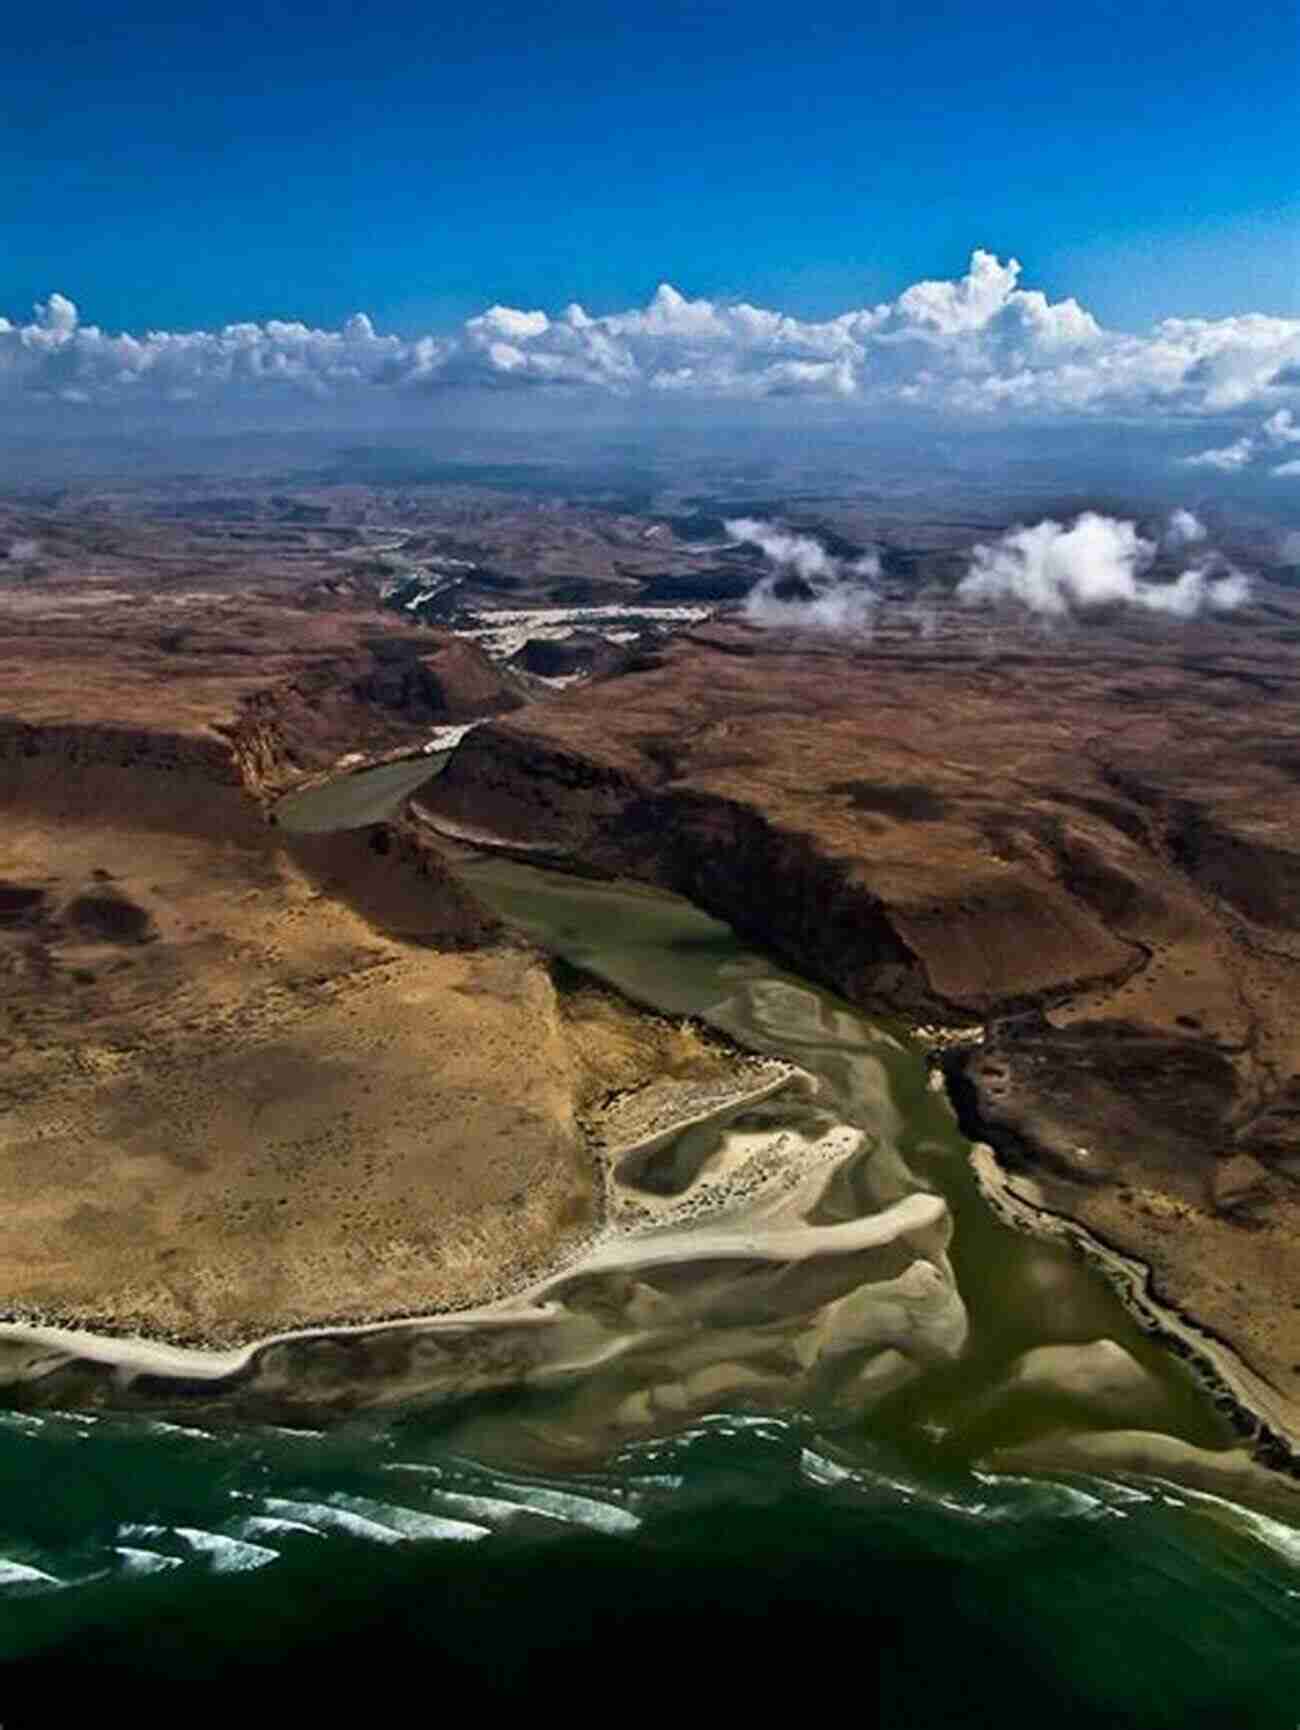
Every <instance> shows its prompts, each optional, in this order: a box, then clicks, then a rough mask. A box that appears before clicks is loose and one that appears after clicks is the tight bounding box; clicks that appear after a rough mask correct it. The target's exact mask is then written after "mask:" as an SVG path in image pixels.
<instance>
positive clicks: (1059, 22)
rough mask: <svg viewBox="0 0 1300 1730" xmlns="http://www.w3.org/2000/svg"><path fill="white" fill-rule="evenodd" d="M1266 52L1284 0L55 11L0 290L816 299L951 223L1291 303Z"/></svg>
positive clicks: (1187, 292) (1165, 301) (1185, 296)
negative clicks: (667, 287) (667, 285)
mask: <svg viewBox="0 0 1300 1730" xmlns="http://www.w3.org/2000/svg"><path fill="white" fill-rule="evenodd" d="M1298 42H1300V32H1298V30H1297V20H1296V12H1295V7H1294V4H1293V0H1285V3H1283V0H1278V3H1273V0H1245V3H1244V4H1239V5H1238V6H1236V7H1232V8H1228V7H1223V6H1221V5H1214V6H1211V5H1209V4H1206V3H1205V0H1182V3H1181V4H1159V5H1157V4H1151V3H1149V0H1126V3H1124V4H1119V3H1115V0H1093V3H1092V4H1090V5H1087V6H1075V7H1064V6H1060V5H1052V4H1043V3H1042V0H1039V3H1038V4H1034V5H1026V4H1022V3H1020V0H1004V3H1003V4H1002V5H1000V6H989V5H987V4H984V5H977V4H972V3H969V0H961V3H958V4H946V3H941V0H900V3H899V4H881V3H879V0H876V3H870V0H869V3H867V4H857V5H854V6H852V7H848V6H839V5H832V6H827V5H820V6H818V5H814V6H810V7H805V8H802V9H800V8H795V9H793V10H792V9H790V8H788V7H781V8H777V7H774V6H771V5H769V4H764V3H762V0H758V3H752V4H748V5H744V6H741V5H734V4H730V3H723V4H708V3H707V0H704V3H697V4H689V5H688V4H678V3H677V0H672V3H664V0H657V3H655V0H651V3H650V4H646V5H641V6H637V5H628V4H618V5H608V4H592V3H580V0H559V4H557V5H553V6H551V7H549V8H542V7H539V6H537V5H535V4H530V5H527V6H525V5H523V4H513V3H512V4H503V3H501V0H495V3H493V0H480V3H478V4H476V5H474V6H473V7H466V8H463V9H462V8H448V7H440V6H437V5H434V6H430V5H428V4H427V3H426V4H421V5H414V4H408V3H397V4H395V3H393V0H378V3H377V4H372V5H370V6H368V7H363V6H361V5H352V4H350V5H347V6H343V5H338V4H336V3H334V0H325V3H324V4H321V3H320V0H315V3H313V4H312V5H310V6H306V5H300V4H293V5H287V6H285V5H281V6H278V7H276V6H272V7H271V8H268V9H265V10H264V9H263V8H261V7H254V6H251V5H249V4H247V0H233V3H232V4H231V5H228V6H222V7H220V8H218V7H214V6H212V5H211V4H210V3H209V0H197V4H191V5H188V6H178V5H176V4H175V3H174V0H168V3H167V4H165V5H164V4H156V3H150V0H128V4H127V6H126V7H125V9H124V10H123V9H113V8H104V7H103V6H102V5H95V6H93V7H92V6H90V5H89V4H87V3H86V0H63V3H62V4H61V5H60V6H58V7H55V8H50V9H48V10H46V11H43V12H41V13H37V12H35V11H32V10H30V9H29V10H26V11H25V12H24V14H23V16H22V17H21V18H20V19H19V20H18V21H17V23H14V22H10V24H9V25H8V26H7V28H6V42H5V52H4V54H3V55H2V56H0V141H2V142H0V149H2V150H3V154H4V159H5V168H6V173H5V183H6V193H5V200H4V209H5V221H4V231H3V232H4V246H3V249H2V250H0V312H3V313H6V314H8V315H9V317H10V318H11V319H15V318H22V317H26V316H28V315H29V312H30V307H31V304H32V302H33V301H34V300H35V299H36V298H38V297H40V298H44V297H45V296H46V295H47V294H48V293H49V292H50V291H51V290H55V289H57V290H61V291H62V292H64V293H66V294H69V295H71V296H72V297H73V298H74V299H75V300H76V301H77V302H78V303H79V305H80V307H81V309H82V314H83V317H84V318H87V319H93V320H95V321H96V322H97V323H99V324H101V325H103V326H105V327H107V328H109V329H114V330H116V329H123V328H125V329H130V330H135V331H141V330H145V329H148V328H150V327H165V328H169V329H173V330H184V329H187V328H193V327H195V326H208V327H211V326H215V325H220V324H222V323H224V322H226V321H228V320H231V319H235V318H244V319H258V320H262V319H267V318H301V319H303V320H305V321H307V322H309V323H312V324H323V325H329V326H332V325H337V324H339V323H340V322H341V321H342V319H343V318H345V317H346V316H347V314H349V313H351V312H353V311H355V310H357V309H364V310H366V311H367V312H368V313H370V314H371V315H372V316H373V317H374V319H375V321H376V324H377V325H379V326H380V327H381V328H385V329H394V330H398V331H401V332H404V333H408V334H410V333H415V332H417V331H424V330H435V331H436V330H438V329H441V328H447V327H449V326H451V325H452V324H454V323H455V322H456V321H458V320H459V319H461V318H463V317H465V316H466V315H467V314H470V313H472V312H475V311H478V310H480V309H481V308H483V307H484V306H487V305H489V304H491V303H493V302H498V301H500V302H504V303H506V304H508V305H512V306H517V307H524V308H528V307H535V306H543V307H547V308H550V309H555V308H557V307H560V306H563V305H564V303H565V302H567V301H569V300H571V299H577V300H579V301H581V302H582V303H583V304H584V305H585V306H586V307H587V309H588V310H589V311H592V312H596V313H601V312H606V311H611V310H613V309H615V308H619V307H626V306H633V305H641V304H644V302H645V301H646V300H647V299H648V297H649V296H650V295H651V294H652V293H653V290H654V288H655V285H656V284H657V283H658V282H659V281H661V280H664V279H667V280H669V281H671V282H673V283H675V284H676V285H677V286H678V287H679V288H681V289H682V290H683V291H684V292H685V293H687V294H688V295H707V296H710V297H713V298H715V299H720V300H726V299H730V298H737V297H741V298H746V299H750V300H753V301H756V302H758V303H759V304H761V305H771V306H778V307H780V308H782V309H784V310H786V311H788V312H790V313H792V314H794V315H795V316H797V317H801V318H824V317H825V316H827V315H828V314H831V313H834V312H838V311H840V310H842V309H844V308H847V307H856V306H862V305H871V304H874V303H875V302H877V301H879V300H883V299H885V298H887V297H891V296H893V295H896V294H897V293H898V292H899V291H900V290H901V289H902V288H904V287H905V286H906V285H907V284H908V283H910V282H913V281H915V280H917V279H920V278H930V277H940V278H943V277H958V276H960V275H961V274H962V272H963V271H964V270H965V268H966V264H967V260H968V258H969V255H970V252H971V249H972V248H973V247H976V246H979V247H985V248H988V249H990V250H991V251H993V252H995V253H997V254H999V255H1001V256H1004V257H1005V256H1007V255H1009V254H1011V253H1014V254H1015V255H1016V256H1017V257H1019V258H1020V259H1021V260H1023V261H1024V264H1025V267H1026V281H1029V280H1030V279H1031V278H1032V281H1033V283H1034V285H1035V286H1037V287H1039V288H1042V289H1044V290H1045V291H1046V292H1047V294H1048V296H1049V298H1050V299H1057V298H1059V297H1061V296H1064V295H1067V294H1068V295H1073V296H1077V297H1078V298H1079V300H1081V301H1082V302H1083V304H1084V305H1085V306H1086V307H1088V308H1089V310H1090V311H1092V312H1093V313H1095V314H1096V315H1097V317H1098V318H1099V319H1100V320H1101V322H1102V323H1104V324H1106V325H1109V326H1112V327H1114V328H1117V329H1120V330H1132V329H1138V328H1142V327H1145V326H1147V325H1149V323H1150V322H1151V321H1152V320H1153V319H1154V318H1156V317H1157V316H1160V315H1162V314H1166V313H1179V314H1182V313H1198V314H1202V315H1205V316H1211V317H1218V316H1223V315H1226V314H1232V313H1239V312H1244V311H1248V310H1254V311H1264V312H1272V313H1280V314H1291V315H1296V314H1297V313H1300V257H1298V255H1297V244H1296V238H1295V237H1296V232H1297V230H1296V215H1297V199H1298V187H1297V168H1296V163H1297V157H1296V149H1295V125H1296V102H1295V93H1296V90H1297V87H1300V46H1298Z"/></svg>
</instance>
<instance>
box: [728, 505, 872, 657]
mask: <svg viewBox="0 0 1300 1730" xmlns="http://www.w3.org/2000/svg"><path fill="white" fill-rule="evenodd" d="M724 526H725V528H726V531H727V533H728V534H729V535H730V536H731V538H732V540H733V541H739V542H741V543H742V544H744V545H748V546H753V547H757V548H758V549H759V551H760V552H761V553H762V554H763V557H764V558H765V559H766V560H767V561H768V563H769V564H770V565H771V567H772V569H771V570H770V571H769V572H768V573H767V575H766V576H763V577H761V578H760V579H759V581H758V582H757V583H756V584H755V585H754V587H753V588H752V589H751V590H750V592H749V594H748V595H747V596H746V597H745V607H744V611H745V617H746V618H747V619H748V620H749V621H750V622H751V623H752V624H755V625H763V626H767V627H773V628H776V629H785V630H791V631H794V630H799V631H824V632H828V633H830V634H832V635H835V636H845V637H850V636H851V637H867V636H870V634H871V628H872V624H873V623H874V620H875V614H876V608H877V606H878V605H879V604H880V597H879V595H878V594H877V593H876V590H875V587H874V586H873V584H874V579H875V578H876V577H878V576H879V575H880V560H879V558H878V557H877V556H876V555H875V554H874V553H868V554H865V555H864V556H863V557H862V558H859V559H852V560H846V559H837V558H835V557H834V556H833V555H832V554H831V553H829V552H827V550H826V548H825V547H823V546H822V544H821V542H820V541H817V540H814V539H813V537H812V536H811V535H796V534H791V533H790V532H789V531H788V530H786V529H782V528H779V527H777V525H776V524H774V523H767V522H761V521H759V520H758V519H757V518H755V517H734V518H732V519H731V521H729V522H728V523H726V524H725V525H724Z"/></svg>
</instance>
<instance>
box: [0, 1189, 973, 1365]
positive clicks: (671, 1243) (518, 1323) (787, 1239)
mask: <svg viewBox="0 0 1300 1730" xmlns="http://www.w3.org/2000/svg"><path fill="white" fill-rule="evenodd" d="M947 1206H948V1204H947V1202H946V1201H945V1200H944V1199H943V1197H942V1196H939V1195H933V1194H930V1193H928V1192H918V1193H914V1194H911V1195H907V1196H904V1197H903V1198H902V1199H901V1200H900V1201H896V1202H894V1203H893V1204H892V1205H891V1206H889V1207H887V1208H885V1209H883V1210H882V1211H881V1212H880V1213H875V1214H868V1215H866V1216H864V1217H863V1218H861V1219H856V1220H849V1221H847V1222H845V1223H842V1224H838V1225H829V1226H808V1225H798V1226H790V1227H786V1228H784V1229H782V1228H771V1227H769V1228H764V1227H763V1226H761V1225H760V1226H757V1227H755V1225H754V1222H753V1221H752V1220H750V1221H747V1220H744V1219H742V1220H739V1221H737V1222H736V1224H735V1225H734V1226H731V1227H726V1226H718V1227H714V1228H712V1229H709V1228H701V1227H700V1226H698V1225H695V1224H691V1225H687V1226H670V1227H659V1228H651V1229H649V1230H647V1231H642V1232H631V1233H629V1232H626V1231H624V1232H619V1233H617V1235H613V1236H611V1235H609V1234H602V1236H600V1237H597V1238H596V1239H595V1240H594V1242H593V1243H591V1244H589V1245H588V1247H587V1249H586V1250H585V1251H583V1252H580V1253H579V1255H578V1256H577V1257H576V1258H575V1259H574V1260H573V1261H572V1262H570V1263H569V1264H567V1265H566V1266H564V1267H561V1268H559V1269H556V1270H555V1271H553V1272H551V1273H549V1274H547V1275H546V1276H545V1277H544V1278H543V1279H541V1280H539V1281H537V1282H536V1283H535V1284H533V1285H532V1286H529V1287H526V1288H525V1289H523V1290H521V1291H520V1292H518V1293H516V1294H515V1295H513V1296H511V1297H505V1298H500V1299H498V1300H497V1301H495V1302H494V1303H491V1304H487V1305H484V1306H483V1307H481V1308H478V1309H468V1310H453V1311H450V1312H448V1311H443V1312H441V1313H438V1314H434V1315H424V1316H403V1317H400V1318H397V1319H389V1320H387V1321H377V1322H355V1323H346V1324H341V1325H339V1326H336V1327H329V1326H317V1327H311V1328H295V1329H290V1330H287V1331H285V1332H282V1333H274V1334H268V1335H266V1336H265V1337H263V1338H261V1339H256V1340H252V1341H250V1342H249V1343H248V1344H247V1345H242V1346H235V1347H232V1348H230V1349H228V1350H216V1349H211V1348H207V1347H201V1346H177V1345H170V1344H168V1343H166V1342H164V1341H157V1340H150V1339H148V1338H145V1337H143V1336H141V1335H134V1334H132V1335H121V1336H114V1335H110V1334H99V1333H95V1332H93V1331H91V1330H89V1329H85V1330H83V1329H80V1328H65V1327H47V1326H42V1325H40V1324H29V1323H24V1322H4V1323H0V1341H4V1340H13V1341H15V1342H16V1343H19V1344H21V1345H26V1346H29V1347H35V1348H38V1349H43V1350H44V1351H46V1352H48V1353H52V1354H55V1355H57V1356H58V1357H60V1358H62V1359H64V1360H65V1361H68V1362H71V1361H75V1360H77V1359H81V1360H83V1361H88V1362H92V1363H101V1364H106V1365H108V1366H110V1367H111V1368H113V1369H116V1370H117V1371H118V1372H119V1373H124V1374H126V1375H157V1376H164V1377H165V1376H174V1377H180V1378H184V1379H187V1380H193V1381H210V1382H217V1381H222V1380H224V1379H225V1378H227V1377H230V1376H234V1375H237V1374H238V1373H239V1372H240V1371H242V1370H244V1369H246V1368H248V1367H249V1366H250V1365H251V1364H252V1362H253V1360H254V1359H255V1358H256V1357H257V1356H258V1354H259V1353H261V1352H263V1351H266V1350H267V1349H268V1348H270V1347H273V1346H278V1345H289V1344H293V1343H295V1342H298V1341H307V1340H320V1339H333V1338H341V1337H348V1338H357V1337H360V1336H365V1335H367V1334H381V1333H395V1332H400V1331H403V1330H409V1331H418V1332H420V1333H466V1332H471V1331H475V1330H477V1329H480V1328H513V1327H547V1326H550V1325H552V1324H554V1323H556V1322H559V1321H561V1320H563V1318H564V1317H565V1316H566V1315H567V1313H568V1312H567V1311H566V1309H565V1308H564V1306H563V1304H561V1303H557V1302H554V1301H550V1302H547V1301H545V1300H546V1294H547V1293H548V1292H550V1291H552V1290H554V1288H555V1287H556V1286H559V1285H563V1284H566V1283H567V1282H568V1281H570V1280H572V1279H575V1278H578V1277H580V1276H584V1275H586V1274H588V1273H611V1272H618V1271H621V1270H622V1269H624V1268H629V1267H631V1268H635V1267H663V1266H672V1265H675V1264H678V1263H682V1262H689V1261H695V1260H700V1259H703V1258H708V1259H710V1260H722V1259H725V1260H732V1259H735V1260H751V1261H770V1262H782V1261H786V1262H799V1261H807V1260H809V1259H811V1258H813V1257H815V1256H820V1255H843V1254H846V1253H851V1252H853V1251H857V1250H864V1249H875V1248H878V1247H880V1246H881V1245H884V1244H887V1243H891V1242H893V1241H894V1240H895V1239H896V1238H898V1237H901V1236H904V1235H906V1234H907V1233H909V1232H913V1231H918V1230H922V1229H924V1228H926V1227H929V1226H933V1225H936V1224H938V1223H939V1221H941V1220H942V1219H943V1218H944V1216H945V1214H946V1213H947ZM45 1367H46V1366H42V1369H44V1368H45ZM50 1367H57V1366H50ZM14 1379H15V1380H21V1379H23V1378H21V1377H15V1378H14Z"/></svg>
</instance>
